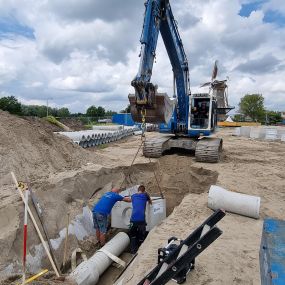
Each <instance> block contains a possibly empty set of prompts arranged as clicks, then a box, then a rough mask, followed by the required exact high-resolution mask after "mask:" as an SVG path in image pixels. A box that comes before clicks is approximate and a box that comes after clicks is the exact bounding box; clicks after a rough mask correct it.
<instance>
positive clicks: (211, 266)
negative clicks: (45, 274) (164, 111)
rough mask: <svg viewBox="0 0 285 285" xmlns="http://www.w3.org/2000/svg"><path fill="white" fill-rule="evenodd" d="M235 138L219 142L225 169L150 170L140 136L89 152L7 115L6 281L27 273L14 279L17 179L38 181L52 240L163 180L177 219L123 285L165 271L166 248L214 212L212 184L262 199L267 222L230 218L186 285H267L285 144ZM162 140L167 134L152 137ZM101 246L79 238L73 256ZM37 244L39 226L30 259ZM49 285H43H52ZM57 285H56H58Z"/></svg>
mask: <svg viewBox="0 0 285 285" xmlns="http://www.w3.org/2000/svg"><path fill="white" fill-rule="evenodd" d="M232 133H233V130H232V129H220V130H219V131H218V133H217V136H219V137H222V138H223V140H224V156H223V159H222V161H221V162H220V163H217V164H205V163H197V162H195V159H194V157H193V156H192V155H191V154H190V153H179V154H167V155H165V156H163V157H161V158H159V159H152V160H151V162H150V161H149V159H146V158H144V157H143V156H142V153H141V152H140V153H139V155H138V158H137V159H136V161H135V164H134V165H133V166H132V167H131V168H130V167H129V166H130V164H131V162H132V160H133V158H134V155H135V153H136V151H137V149H138V146H139V144H140V137H138V136H133V137H129V138H128V139H125V140H122V141H117V142H115V143H112V144H111V145H109V146H106V147H104V148H102V147H101V148H94V149H89V150H84V149H81V148H80V147H78V146H76V145H74V144H73V143H72V142H71V141H69V140H68V139H66V138H64V137H62V136H60V135H55V134H53V132H52V131H51V130H50V129H48V128H46V127H45V126H44V125H43V124H41V123H40V121H37V122H36V123H35V122H33V121H32V120H28V121H27V120H25V119H22V118H18V117H15V116H11V115H9V114H7V113H5V112H0V166H1V168H0V174H1V181H0V228H1V232H0V251H1V255H0V277H1V278H0V280H1V279H2V280H3V279H6V278H7V276H6V275H5V274H6V273H7V272H8V271H7V270H8V269H7V267H9V265H10V264H18V267H16V266H14V267H13V270H12V271H13V272H12V273H13V274H20V273H21V256H22V220H23V211H24V207H23V203H22V201H21V200H20V199H19V196H18V194H17V192H16V191H15V187H14V186H13V184H12V180H11V177H10V171H14V172H15V173H16V176H17V178H18V179H19V180H23V181H27V180H28V181H29V182H30V184H31V187H32V188H33V190H34V192H35V193H36V195H37V197H38V199H39V201H40V203H41V205H42V207H43V209H44V213H45V222H46V225H47V228H48V230H49V233H50V236H51V238H55V237H57V236H58V233H59V232H60V231H61V230H62V229H64V228H65V226H66V213H67V212H68V211H70V212H71V219H72V218H73V217H75V216H76V215H77V214H78V213H80V212H82V207H83V205H85V204H88V205H89V206H90V207H92V205H93V204H94V202H96V201H97V200H98V198H99V197H100V195H102V193H103V192H104V191H108V190H109V189H111V188H112V187H118V186H120V185H121V184H122V183H123V187H128V186H132V185H136V184H139V183H143V184H145V185H146V188H147V191H149V192H150V193H152V194H158V193H159V189H158V187H157V184H156V180H155V178H154V172H155V173H156V175H157V179H158V181H159V184H160V187H161V189H162V191H163V193H164V195H165V197H166V200H167V214H168V217H167V219H166V220H164V221H163V222H162V224H160V225H159V226H157V227H155V228H154V229H153V230H152V231H151V232H150V233H149V235H148V237H147V239H146V241H145V242H144V244H143V245H142V246H141V248H140V249H139V252H138V256H137V258H136V259H135V261H134V263H133V266H132V267H130V268H128V269H127V270H126V273H125V281H126V282H125V283H124V284H130V285H135V284H137V283H138V282H139V281H140V279H141V278H142V277H143V276H144V275H146V274H147V273H148V271H149V270H150V269H151V268H153V267H154V266H155V265H156V262H157V249H158V248H160V247H163V246H164V245H166V244H167V240H168V238H169V237H171V236H176V237H178V238H182V239H183V238H185V237H187V236H188V235H189V234H190V233H191V232H192V231H193V230H194V229H195V228H196V227H197V226H198V225H200V223H201V222H203V221H204V219H206V218H207V217H208V216H209V215H210V214H211V213H212V210H210V209H209V208H208V207H207V197H208V191H209V188H210V186H211V185H219V186H221V187H223V188H226V189H228V190H230V191H234V192H239V193H245V194H249V195H257V196H260V197H261V209H260V219H258V220H256V219H252V218H248V217H244V216H239V215H235V214H231V213H228V214H227V215H226V217H225V218H224V219H223V220H222V221H221V222H220V223H219V228H220V229H222V230H223V235H222V236H221V237H220V238H219V239H218V240H217V241H215V242H214V243H213V244H212V245H211V246H210V247H209V248H208V249H206V250H205V251H204V252H203V253H202V254H201V255H200V256H199V257H198V258H197V260H196V268H195V270H194V271H193V272H191V273H190V274H189V275H188V278H187V282H186V283H185V284H195V285H202V284H213V285H218V284H225V285H226V284H227V285H228V284H251V285H252V284H254V285H255V284H256V285H257V284H260V277H259V247H260V240H261V234H262V225H263V219H264V218H265V217H267V216H269V217H274V218H278V219H284V198H285V182H284V181H285V180H284V179H285V172H284V166H285V144H284V143H281V142H268V141H257V140H251V139H247V138H241V137H235V136H233V135H232ZM156 135H159V134H157V133H148V134H147V136H156ZM125 178H126V179H125ZM91 197H92V198H91ZM90 198H91V199H90ZM94 243H95V237H89V238H88V239H86V240H85V241H84V242H80V241H78V240H76V239H75V238H72V237H71V238H70V242H69V245H68V254H69V255H70V254H71V252H72V250H74V249H75V248H76V247H81V248H83V250H85V251H86V253H87V255H88V256H90V255H92V253H93V252H94V251H95V250H96V247H95V246H94ZM38 244H40V241H39V239H38V237H37V235H36V233H35V231H34V229H33V227H32V225H30V226H29V233H28V246H29V249H30V253H31V254H33V253H34V251H35V249H34V246H35V245H38ZM63 248H64V246H63V244H62V245H61V246H60V247H59V249H58V250H57V251H56V256H57V259H58V260H59V261H60V262H62V256H63ZM126 258H129V257H128V256H127V257H126ZM41 267H42V268H46V267H48V268H50V265H49V262H48V261H47V260H46V261H44V262H43V263H42V264H41ZM118 274H119V270H118V269H113V268H110V269H109V270H108V271H107V273H106V274H105V275H104V276H103V278H102V280H101V281H100V282H99V283H98V284H99V285H105V284H112V282H113V281H114V280H115V278H116V276H117V275H118ZM7 282H8V281H6V282H5V283H7ZM42 282H43V283H41V282H40V281H39V283H38V284H46V283H45V282H46V281H42ZM8 283H9V284H11V283H13V280H10V281H9V282H8ZM34 284H36V283H34ZM48 284H53V283H52V281H51V280H50V281H49V282H48ZM56 284H58V282H56ZM62 284H68V283H67V282H62Z"/></svg>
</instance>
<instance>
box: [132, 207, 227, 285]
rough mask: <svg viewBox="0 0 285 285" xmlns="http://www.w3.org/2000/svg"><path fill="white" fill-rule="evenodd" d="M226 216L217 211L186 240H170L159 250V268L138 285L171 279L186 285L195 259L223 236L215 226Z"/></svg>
mask: <svg viewBox="0 0 285 285" xmlns="http://www.w3.org/2000/svg"><path fill="white" fill-rule="evenodd" d="M225 214H226V213H225V211H224V210H221V209H220V210H217V211H215V213H213V214H212V215H211V216H210V217H209V218H208V219H207V220H206V221H204V223H202V224H201V225H200V226H199V227H198V228H197V229H196V230H195V231H194V232H193V233H191V234H190V235H189V236H188V237H187V238H186V239H185V240H178V239H177V238H176V237H172V238H170V239H169V240H168V244H167V245H166V246H165V247H164V248H160V249H158V264H157V266H156V267H154V268H153V269H152V270H151V272H150V273H149V274H148V275H147V276H146V277H144V278H143V279H142V280H141V281H140V282H139V283H138V284H137V285H163V284H166V283H167V282H168V281H170V280H171V279H173V280H174V281H176V282H177V283H178V284H182V283H184V282H185V281H186V275H187V274H188V273H189V272H190V271H191V270H192V269H194V268H195V258H196V257H197V256H198V255H199V254H200V253H201V252H202V251H204V250H205V249H206V248H207V247H208V246H209V245H210V244H211V243H212V242H214V241H215V240H216V239H217V238H218V237H219V236H220V235H221V234H222V231H221V230H220V229H219V228H218V227H216V226H215V225H216V223H217V222H219V221H220V220H221V219H222V218H223V217H224V216H225ZM177 241H179V244H177V243H176V242H177Z"/></svg>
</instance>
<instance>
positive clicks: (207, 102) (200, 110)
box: [188, 93, 217, 135]
mask: <svg viewBox="0 0 285 285" xmlns="http://www.w3.org/2000/svg"><path fill="white" fill-rule="evenodd" d="M191 97H192V98H191V104H190V116H189V128H188V131H189V132H190V134H191V133H192V134H197V135H208V133H209V132H211V131H213V130H214V129H215V126H216V124H217V119H216V117H217V116H216V111H215V107H216V101H215V100H214V99H213V97H211V96H210V95H209V93H199V94H193V95H192V96H191Z"/></svg>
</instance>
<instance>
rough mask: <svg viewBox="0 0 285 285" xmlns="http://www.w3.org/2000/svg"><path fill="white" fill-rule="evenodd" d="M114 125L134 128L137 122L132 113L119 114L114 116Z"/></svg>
mask: <svg viewBox="0 0 285 285" xmlns="http://www.w3.org/2000/svg"><path fill="white" fill-rule="evenodd" d="M112 123H114V124H118V125H124V126H133V125H135V122H134V120H133V118H132V115H131V113H118V114H114V115H113V116H112Z"/></svg>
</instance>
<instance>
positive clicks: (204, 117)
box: [191, 98, 210, 129]
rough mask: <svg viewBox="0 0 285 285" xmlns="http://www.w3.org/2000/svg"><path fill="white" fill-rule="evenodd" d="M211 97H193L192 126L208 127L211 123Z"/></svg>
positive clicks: (197, 127)
mask: <svg viewBox="0 0 285 285" xmlns="http://www.w3.org/2000/svg"><path fill="white" fill-rule="evenodd" d="M209 110H210V98H193V99H192V104H191V128H193V129H207V128H208V125H209Z"/></svg>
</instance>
